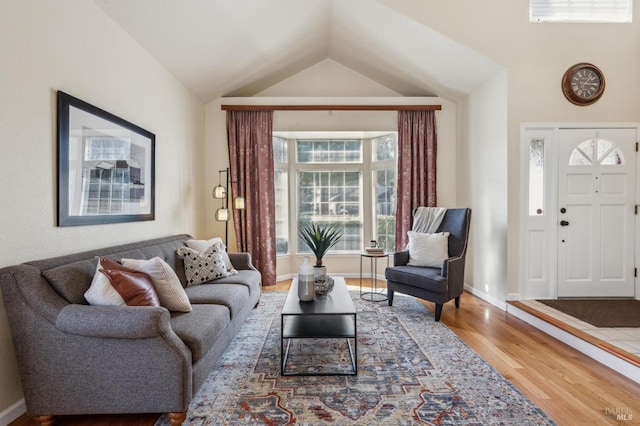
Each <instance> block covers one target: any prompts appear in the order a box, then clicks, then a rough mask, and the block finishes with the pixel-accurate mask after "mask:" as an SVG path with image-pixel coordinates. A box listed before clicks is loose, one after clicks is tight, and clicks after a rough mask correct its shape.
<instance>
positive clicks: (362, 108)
mask: <svg viewBox="0 0 640 426" xmlns="http://www.w3.org/2000/svg"><path fill="white" fill-rule="evenodd" d="M221 109H222V110H223V111H440V110H441V109H442V105H222V106H221Z"/></svg>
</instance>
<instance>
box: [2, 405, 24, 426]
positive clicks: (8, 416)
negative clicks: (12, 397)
mask: <svg viewBox="0 0 640 426" xmlns="http://www.w3.org/2000/svg"><path fill="white" fill-rule="evenodd" d="M26 412H27V406H26V405H25V403H24V398H22V399H21V400H20V401H18V402H16V403H15V404H13V405H11V406H10V407H8V408H7V409H5V410H2V411H0V426H7V425H8V424H9V423H11V422H12V421H14V420H15V419H17V418H18V417H20V416H21V415H23V414H24V413H26Z"/></svg>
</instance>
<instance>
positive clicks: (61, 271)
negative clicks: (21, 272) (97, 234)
mask: <svg viewBox="0 0 640 426" xmlns="http://www.w3.org/2000/svg"><path fill="white" fill-rule="evenodd" d="M95 273H96V264H95V262H91V261H90V260H80V261H77V262H72V263H69V264H67V265H61V266H58V267H55V268H52V269H47V270H44V271H42V275H43V276H44V277H45V278H46V279H47V281H49V283H50V284H51V286H53V288H55V289H56V291H57V292H58V294H59V295H60V296H62V297H63V298H64V299H65V300H66V301H67V302H69V303H77V304H80V305H86V304H87V301H86V300H85V298H84V293H85V292H86V291H87V290H88V289H89V286H90V285H91V280H92V279H93V276H94V274H95Z"/></svg>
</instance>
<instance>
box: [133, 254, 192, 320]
mask: <svg viewBox="0 0 640 426" xmlns="http://www.w3.org/2000/svg"><path fill="white" fill-rule="evenodd" d="M121 262H122V264H123V265H124V266H126V267H127V268H131V269H135V270H136V271H140V272H144V273H146V274H147V275H149V276H150V277H151V281H152V282H153V287H154V288H155V290H156V293H158V298H159V299H160V305H161V306H164V307H165V308H167V309H168V310H170V311H176V312H191V311H192V310H193V308H192V307H191V303H190V302H189V297H188V296H187V293H186V292H185V291H184V288H182V284H181V283H180V279H179V278H178V276H177V275H176V273H175V271H174V270H173V269H172V268H171V266H169V264H168V263H167V262H165V261H164V260H162V259H161V258H159V257H154V258H151V259H148V260H147V259H122V260H121Z"/></svg>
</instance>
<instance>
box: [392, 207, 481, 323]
mask: <svg viewBox="0 0 640 426" xmlns="http://www.w3.org/2000/svg"><path fill="white" fill-rule="evenodd" d="M470 225H471V209H466V208H465V209H448V210H447V211H446V213H445V215H444V218H443V219H442V223H441V224H440V226H439V228H438V230H437V232H449V241H448V245H449V258H448V259H445V260H444V261H443V262H442V267H440V268H432V267H424V266H411V265H408V263H409V251H401V252H396V253H394V261H393V265H394V266H390V267H388V268H387V269H386V270H385V277H386V278H387V292H388V295H389V306H393V295H394V293H395V292H396V291H398V292H400V293H404V294H408V295H411V296H415V297H419V298H421V299H424V300H428V301H430V302H434V303H435V304H436V312H435V320H436V321H440V315H441V314H442V305H443V304H445V303H446V302H448V301H449V300H451V299H455V304H456V308H459V307H460V295H461V294H462V291H463V290H464V264H465V256H466V253H467V242H468V240H469V227H470Z"/></svg>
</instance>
